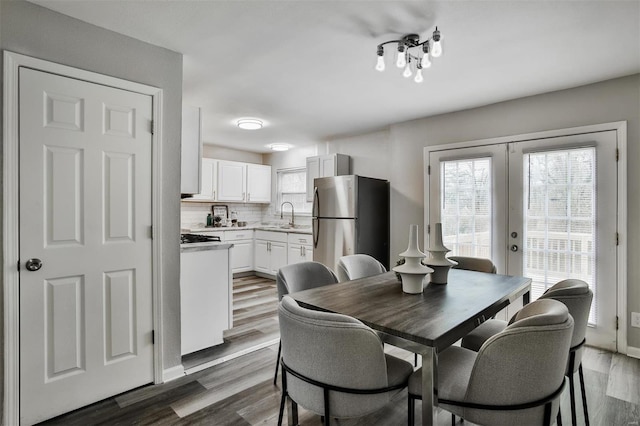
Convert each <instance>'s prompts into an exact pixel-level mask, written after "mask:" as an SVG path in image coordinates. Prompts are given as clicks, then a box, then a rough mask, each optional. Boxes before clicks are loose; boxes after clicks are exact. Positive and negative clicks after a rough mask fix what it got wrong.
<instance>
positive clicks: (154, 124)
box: [151, 120, 156, 135]
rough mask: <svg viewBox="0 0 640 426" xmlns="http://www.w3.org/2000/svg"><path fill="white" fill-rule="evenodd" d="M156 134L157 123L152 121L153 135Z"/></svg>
mask: <svg viewBox="0 0 640 426" xmlns="http://www.w3.org/2000/svg"><path fill="white" fill-rule="evenodd" d="M155 133H156V122H155V121H153V120H151V134H152V135H155Z"/></svg>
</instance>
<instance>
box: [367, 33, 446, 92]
mask: <svg viewBox="0 0 640 426" xmlns="http://www.w3.org/2000/svg"><path fill="white" fill-rule="evenodd" d="M441 39H442V35H441V34H440V31H438V27H436V30H435V31H434V32H433V34H432V35H431V38H428V39H426V40H425V41H423V42H420V36H419V35H418V34H407V35H405V36H404V37H402V38H401V39H400V40H389V41H385V42H384V43H380V44H379V45H378V61H377V62H376V70H378V71H380V72H382V71H384V70H385V64H384V45H385V44H390V43H398V56H397V57H396V66H397V67H398V68H404V72H403V73H402V75H403V76H404V77H406V78H409V77H411V76H412V75H413V71H412V69H411V68H412V64H414V65H413V66H414V67H415V68H416V76H415V78H414V79H413V81H415V82H416V83H422V81H423V80H424V78H423V76H422V70H423V69H426V68H429V67H430V66H431V60H430V59H429V56H431V57H432V58H438V57H440V55H442V44H441V43H440V40H441ZM417 48H421V49H417ZM411 49H414V50H411ZM420 50H422V54H420V52H419V51H420ZM412 52H415V54H414V53H412Z"/></svg>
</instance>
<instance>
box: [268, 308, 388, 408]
mask: <svg viewBox="0 0 640 426" xmlns="http://www.w3.org/2000/svg"><path fill="white" fill-rule="evenodd" d="M278 316H279V320H280V339H281V341H282V360H283V362H284V363H285V364H286V365H287V367H288V368H291V369H292V370H294V371H296V372H297V373H299V374H301V375H303V376H305V377H307V378H310V379H312V380H315V381H318V382H322V383H324V384H329V385H333V386H340V387H345V388H356V389H375V388H383V387H386V386H387V382H388V380H387V366H386V360H385V356H384V351H383V348H382V342H381V341H380V339H379V338H378V336H377V334H376V333H375V332H374V331H373V330H372V329H371V328H369V327H367V326H366V325H364V324H362V323H361V322H360V321H358V320H357V319H355V318H352V317H349V316H346V315H340V314H333V313H328V312H320V311H313V310H310V309H306V308H303V307H301V306H298V304H297V303H296V302H295V300H293V299H292V298H291V297H289V296H284V297H283V298H282V301H281V303H280V306H279V308H278ZM286 382H287V390H288V394H289V396H290V397H291V398H292V399H293V400H294V401H295V402H297V403H298V404H300V405H302V406H303V407H305V408H306V409H308V410H311V411H313V412H314V413H316V414H319V415H324V400H323V390H322V388H320V387H318V386H315V385H313V384H310V383H307V382H305V381H303V380H301V379H299V378H297V377H294V376H293V375H292V374H287V375H286ZM388 401H389V393H381V394H373V395H357V394H347V393H339V392H331V393H330V406H331V416H332V417H355V416H363V415H366V414H368V413H370V412H373V411H375V410H377V409H379V408H380V407H381V406H382V405H384V404H386V403H387V402H388Z"/></svg>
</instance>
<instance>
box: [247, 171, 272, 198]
mask: <svg viewBox="0 0 640 426" xmlns="http://www.w3.org/2000/svg"><path fill="white" fill-rule="evenodd" d="M247 202H249V203H270V202H271V166H263V165H262V164H247Z"/></svg>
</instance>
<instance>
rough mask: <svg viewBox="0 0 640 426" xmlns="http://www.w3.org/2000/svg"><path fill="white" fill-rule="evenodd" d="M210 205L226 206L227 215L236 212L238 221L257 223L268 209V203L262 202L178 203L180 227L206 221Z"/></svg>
mask: <svg viewBox="0 0 640 426" xmlns="http://www.w3.org/2000/svg"><path fill="white" fill-rule="evenodd" d="M211 206H228V207H229V215H231V212H236V213H237V215H238V220H239V221H245V222H248V223H259V222H261V221H262V217H263V216H264V215H266V212H267V211H268V210H269V205H268V204H266V205H262V204H241V203H240V204H234V203H224V204H222V203H197V202H192V201H189V202H185V201H183V202H182V203H180V226H181V227H182V228H196V227H199V226H198V225H202V226H204V225H205V224H206V223H207V214H209V213H211Z"/></svg>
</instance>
